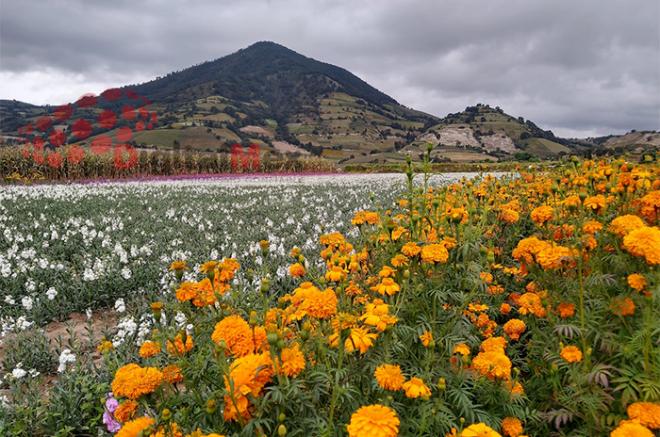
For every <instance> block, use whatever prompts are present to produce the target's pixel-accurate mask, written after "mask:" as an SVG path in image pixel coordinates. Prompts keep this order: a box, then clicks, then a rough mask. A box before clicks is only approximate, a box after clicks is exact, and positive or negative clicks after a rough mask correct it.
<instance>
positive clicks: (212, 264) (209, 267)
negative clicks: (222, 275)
mask: <svg viewBox="0 0 660 437" xmlns="http://www.w3.org/2000/svg"><path fill="white" fill-rule="evenodd" d="M217 265H218V262H217V261H206V262H205V263H204V264H202V265H201V266H199V271H200V272H201V273H206V274H209V273H212V272H213V271H214V270H215V268H216V266H217Z"/></svg>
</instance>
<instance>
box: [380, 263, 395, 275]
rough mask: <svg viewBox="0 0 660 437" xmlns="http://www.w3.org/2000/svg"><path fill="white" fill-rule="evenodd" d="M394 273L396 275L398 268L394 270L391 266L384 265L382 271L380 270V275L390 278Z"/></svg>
mask: <svg viewBox="0 0 660 437" xmlns="http://www.w3.org/2000/svg"><path fill="white" fill-rule="evenodd" d="M394 275H396V270H394V269H393V268H392V267H390V266H383V268H382V269H380V271H379V272H378V276H380V277H381V278H389V277H392V276H394Z"/></svg>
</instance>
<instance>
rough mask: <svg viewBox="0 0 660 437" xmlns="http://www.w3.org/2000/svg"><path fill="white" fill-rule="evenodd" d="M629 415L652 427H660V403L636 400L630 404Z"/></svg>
mask: <svg viewBox="0 0 660 437" xmlns="http://www.w3.org/2000/svg"><path fill="white" fill-rule="evenodd" d="M626 412H627V413H628V417H630V418H631V419H632V420H635V421H638V422H639V423H641V424H642V425H644V426H646V427H648V428H650V429H660V403H658V402H635V403H632V404H630V405H628V408H627V410H626Z"/></svg>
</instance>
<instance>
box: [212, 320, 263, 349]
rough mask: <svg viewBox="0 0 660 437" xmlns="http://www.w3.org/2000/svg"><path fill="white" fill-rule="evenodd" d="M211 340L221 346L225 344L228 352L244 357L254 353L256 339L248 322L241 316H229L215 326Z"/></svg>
mask: <svg viewBox="0 0 660 437" xmlns="http://www.w3.org/2000/svg"><path fill="white" fill-rule="evenodd" d="M211 340H213V342H215V344H218V345H220V344H221V342H224V346H225V347H226V348H227V349H226V352H227V353H229V354H231V355H233V356H234V357H242V356H245V355H248V354H251V353H253V352H254V338H253V333H252V329H251V328H250V325H249V324H248V322H246V321H245V320H243V318H241V316H238V315H235V314H234V315H231V316H227V317H225V318H224V319H222V320H221V321H219V322H218V323H217V324H216V325H215V329H214V330H213V334H211Z"/></svg>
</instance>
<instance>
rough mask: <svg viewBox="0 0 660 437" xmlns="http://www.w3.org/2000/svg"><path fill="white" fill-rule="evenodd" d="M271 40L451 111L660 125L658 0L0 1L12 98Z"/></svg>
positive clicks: (573, 127)
mask: <svg viewBox="0 0 660 437" xmlns="http://www.w3.org/2000/svg"><path fill="white" fill-rule="evenodd" d="M260 40H271V41H275V42H278V43H280V44H283V45H285V46H287V47H289V48H291V49H293V50H296V51H298V52H300V53H302V54H304V55H307V56H310V57H313V58H316V59H318V60H322V61H325V62H329V63H332V64H336V65H339V66H341V67H344V68H346V69H348V70H349V71H351V72H353V73H355V74H357V75H358V76H360V77H361V78H362V79H364V80H366V81H367V82H369V83H370V84H372V85H374V86H375V87H376V88H379V89H380V90H382V91H383V92H385V93H387V94H389V95H390V96H392V97H394V98H395V99H397V100H398V101H399V102H400V103H402V104H404V105H406V106H410V107H413V108H415V109H420V110H423V111H426V112H429V113H432V114H435V115H438V116H444V115H446V114H447V113H449V112H456V111H460V110H462V109H463V108H465V106H468V105H472V104H475V103H477V102H483V103H488V104H490V105H491V106H496V105H497V106H500V107H502V109H504V110H505V111H506V112H507V113H509V114H511V115H515V116H519V115H520V116H523V117H525V118H528V119H530V120H532V121H535V122H536V123H537V124H539V125H540V126H541V127H543V128H546V129H548V128H549V129H552V130H553V131H554V132H555V133H557V134H560V135H564V136H592V135H602V134H609V133H623V132H626V131H628V130H630V129H638V130H639V129H660V2H659V1H657V0H548V1H546V0H455V1H444V0H443V1H440V0H427V1H417V0H411V1H403V0H391V1H383V0H374V1H372V0H361V1H356V0H320V1H312V0H241V1H235V0H234V1H231V2H229V1H220V0H181V1H159V0H145V1H135V0H113V1H104V0H98V1H93V0H51V1H45V0H42V1H39V0H0V98H3V99H17V100H23V101H27V102H30V103H39V104H43V103H50V104H60V103H64V102H68V101H73V100H75V99H76V98H78V97H79V96H80V95H82V94H84V93H88V92H95V93H98V92H100V91H102V90H104V89H106V88H109V87H112V86H118V85H125V84H129V83H138V82H142V81H146V80H149V79H152V78H154V77H155V76H158V75H164V74H166V73H168V72H170V71H172V70H177V69H182V68H185V67H188V66H190V65H192V64H196V63H200V62H203V61H206V60H211V59H215V58H219V57H222V56H224V55H226V54H229V53H231V52H234V51H236V50H238V49H239V48H243V47H245V46H247V45H250V44H251V43H253V42H255V41H260Z"/></svg>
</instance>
